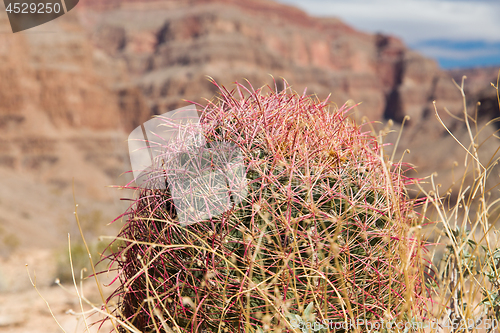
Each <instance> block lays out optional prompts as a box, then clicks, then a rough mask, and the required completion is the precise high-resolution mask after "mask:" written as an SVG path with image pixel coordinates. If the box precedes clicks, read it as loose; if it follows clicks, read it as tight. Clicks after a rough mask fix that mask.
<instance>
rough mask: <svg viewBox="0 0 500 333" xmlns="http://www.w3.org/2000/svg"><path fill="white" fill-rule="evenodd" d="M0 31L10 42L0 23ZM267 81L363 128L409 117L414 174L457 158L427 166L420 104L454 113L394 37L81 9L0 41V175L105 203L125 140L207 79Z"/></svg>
mask: <svg viewBox="0 0 500 333" xmlns="http://www.w3.org/2000/svg"><path fill="white" fill-rule="evenodd" d="M0 19H2V18H0ZM0 27H3V28H5V29H9V28H8V25H7V22H6V20H5V18H3V21H0ZM37 31H38V33H37ZM43 31H53V32H55V33H50V32H43ZM270 74H271V75H273V76H274V77H275V78H276V79H278V81H279V78H280V77H284V78H286V79H287V80H288V82H289V83H290V84H291V85H292V87H293V88H294V89H296V90H297V91H303V90H304V88H305V87H308V92H309V93H316V94H317V95H318V96H319V97H320V98H324V97H326V96H327V95H328V94H330V93H332V97H331V100H332V101H334V102H336V103H338V104H343V103H345V102H346V101H347V100H353V101H354V102H362V104H361V105H360V106H359V107H358V111H359V112H360V114H361V115H367V116H368V117H369V119H371V120H373V121H379V120H384V118H385V119H386V118H392V119H394V120H396V121H401V120H402V119H403V117H404V116H405V115H410V116H411V121H410V126H409V127H408V129H407V130H406V131H405V135H404V136H403V140H402V146H403V147H405V148H410V149H411V150H412V152H413V153H412V155H411V156H410V161H413V162H415V163H416V164H418V165H419V166H421V167H423V168H422V169H423V171H422V172H423V173H425V172H427V171H431V170H432V171H434V170H435V169H436V168H443V169H448V168H449V167H450V166H451V163H452V162H453V159H454V158H456V156H458V155H456V154H455V152H457V151H459V150H460V149H455V148H453V149H455V150H453V149H451V148H450V144H449V143H446V144H443V145H440V146H439V147H440V149H442V150H443V151H439V149H436V150H435V151H437V152H438V153H437V155H436V156H434V157H433V158H432V159H430V158H429V156H430V154H429V144H434V142H436V140H438V139H439V140H440V138H442V133H443V129H442V128H441V127H440V125H439V124H437V122H436V121H435V119H434V117H432V113H433V112H434V111H433V106H432V101H433V100H436V101H438V107H439V108H440V109H442V107H443V106H447V107H448V108H449V109H450V111H451V112H453V113H457V114H458V113H459V112H460V110H461V98H460V93H459V92H458V90H457V89H456V88H455V87H454V86H453V84H452V82H451V79H450V76H449V75H448V74H447V73H445V72H443V71H441V70H440V69H439V68H438V66H437V64H436V62H435V61H433V60H430V59H428V58H425V57H423V56H421V55H419V54H418V53H416V52H413V51H411V50H408V49H407V48H406V47H405V45H404V44H403V43H402V42H401V41H400V40H399V39H397V38H395V37H391V36H384V35H371V34H367V33H362V32H359V31H356V30H354V29H352V28H351V27H349V26H348V25H346V24H344V23H343V22H342V21H340V20H339V19H335V18H315V17H311V16H309V15H307V14H306V13H304V12H303V11H301V10H299V9H296V8H294V7H291V6H287V5H282V4H278V3H275V2H272V1H264V0H248V1H237V0H190V1H185V0H182V1H181V0H175V1H172V0H162V1H152V0H148V1H139V0H119V1H118V0H116V1H113V0H105V1H104V0H87V1H81V4H79V5H78V7H76V8H75V9H74V10H72V11H71V12H70V13H69V14H67V15H65V16H63V17H61V18H60V19H58V20H55V21H53V22H51V23H48V24H47V25H45V26H41V27H38V28H35V29H33V33H28V32H26V33H19V34H14V35H12V34H0V101H1V103H0V169H2V170H9V172H14V173H18V174H22V175H26V177H24V178H25V181H27V182H29V181H31V180H29V179H30V178H29V177H28V176H29V175H31V176H33V177H34V179H36V181H35V180H33V182H35V183H33V186H37V187H44V188H45V191H46V192H47V193H49V192H50V191H62V192H61V193H65V194H64V195H70V193H71V183H72V179H73V177H74V178H75V181H76V187H77V188H78V189H80V190H81V193H84V194H82V197H86V198H89V199H92V200H94V201H95V200H99V201H103V202H104V201H105V200H106V198H108V199H109V197H108V196H106V195H105V191H104V186H105V185H110V184H113V183H115V182H116V179H117V176H118V175H119V174H120V173H121V172H124V171H126V170H128V169H129V168H130V166H129V164H128V156H127V146H126V141H125V140H126V135H127V134H128V133H129V132H130V131H131V130H132V129H133V128H135V127H136V126H138V125H139V124H141V123H142V122H144V121H146V120H148V119H149V117H150V116H151V115H152V114H161V113H164V112H167V111H169V110H172V109H174V108H176V107H179V106H183V105H186V104H187V102H185V101H183V100H184V99H186V100H193V101H196V102H200V103H204V98H212V97H213V93H214V91H215V87H214V86H213V85H212V84H211V83H210V82H209V81H208V80H207V76H211V77H213V78H215V79H216V80H217V81H218V82H219V83H221V84H224V85H226V86H228V87H229V88H230V87H231V83H232V82H234V81H235V80H238V81H243V80H244V79H248V80H249V81H250V82H252V84H253V85H254V86H260V85H264V84H270V85H271V84H273V81H272V78H271V76H270ZM278 85H280V83H279V82H278ZM443 119H444V120H445V122H452V120H453V119H452V118H451V117H446V116H445V114H444V113H443ZM452 143H453V142H452ZM434 146H435V145H434ZM454 154H455V155H454ZM457 154H458V153H457ZM446 156H447V157H446ZM445 157H446V158H445ZM450 159H451V160H450ZM31 176H30V177H31ZM35 184H36V185H35ZM26 187H28V186H26ZM44 193H45V192H44ZM43 196H44V197H46V198H51V196H50V195H48V194H47V195H43ZM19 198H20V199H19V200H23V198H24V196H20V197H19ZM115 199H116V198H115ZM47 200H48V199H47ZM109 200H111V199H109ZM113 200H114V199H113ZM0 203H1V198H0ZM47 205H51V203H50V202H47ZM66 208H68V207H66ZM5 209H6V208H5V207H2V206H0V211H2V212H4V211H5ZM69 209H70V210H72V208H71V207H69ZM38 215H40V216H42V217H41V219H42V220H43V219H44V217H43V216H44V214H38ZM22 219H23V218H22V217H20V220H19V221H22ZM49 220H50V219H49V218H46V220H45V222H43V223H48V224H50V223H51V222H50V221H49ZM26 223H27V222H26ZM43 223H42V225H43ZM59 236H61V235H59ZM64 239H65V237H64V232H63V234H62V238H61V241H64Z"/></svg>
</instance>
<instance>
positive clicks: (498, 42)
mask: <svg viewBox="0 0 500 333" xmlns="http://www.w3.org/2000/svg"><path fill="white" fill-rule="evenodd" d="M278 1H279V2H282V3H287V4H291V5H295V6H297V7H299V8H301V9H303V10H305V11H307V12H308V13H309V14H312V15H317V16H336V17H339V18H341V19H342V20H343V21H344V22H346V23H348V24H349V25H351V26H353V27H355V28H357V29H359V30H362V31H366V32H372V33H377V32H380V33H386V34H391V35H395V36H398V37H400V38H401V39H402V40H403V41H404V42H405V43H406V44H407V45H408V46H409V47H410V48H412V49H414V50H417V51H419V52H421V53H423V54H425V55H426V56H429V57H432V58H434V59H436V60H438V62H439V64H440V65H441V67H443V68H446V69H450V68H465V67H480V66H496V65H498V66H500V0H475V1H474V0H278Z"/></svg>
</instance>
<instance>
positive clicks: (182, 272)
mask: <svg viewBox="0 0 500 333" xmlns="http://www.w3.org/2000/svg"><path fill="white" fill-rule="evenodd" d="M213 83H214V84H215V85H217V83H215V82H213ZM284 84H285V89H283V90H278V89H271V88H269V89H268V91H267V92H266V93H264V91H263V89H257V90H254V89H253V88H252V87H251V86H250V87H249V88H247V87H246V86H244V85H241V84H236V87H235V89H234V90H233V91H228V90H227V89H226V88H224V87H223V86H219V85H217V87H218V88H219V95H218V97H217V99H215V100H213V101H211V102H208V104H207V105H206V106H203V107H202V111H201V118H200V122H199V125H200V126H201V129H202V130H201V133H202V135H203V141H204V142H203V143H204V144H203V148H202V149H201V150H198V151H196V152H192V149H191V153H189V152H188V151H189V149H187V150H186V151H184V152H182V149H179V148H178V146H176V147H177V148H176V149H177V152H178V154H177V155H175V156H176V157H175V160H176V161H177V163H178V164H179V165H184V164H183V163H185V162H186V161H188V160H190V156H195V155H196V156H201V157H199V158H198V160H197V161H198V162H196V163H198V164H196V163H194V164H196V168H195V169H197V170H201V169H203V170H205V171H206V170H212V171H213V172H216V171H217V170H218V171H219V172H218V173H217V174H218V175H219V180H220V179H222V180H224V181H225V183H224V182H222V183H223V184H226V185H223V186H222V187H221V188H222V189H223V190H224V191H226V192H227V193H228V194H227V195H226V196H224V195H222V196H221V197H220V198H222V199H221V201H220V202H218V201H217V200H214V198H219V197H217V195H216V194H210V195H205V197H203V196H202V197H201V200H202V201H203V202H204V203H205V204H206V205H205V206H204V205H203V203H202V204H201V206H200V205H197V204H196V205H197V206H196V207H197V210H202V211H203V207H205V208H206V210H210V207H209V206H210V205H209V204H207V202H211V203H212V208H213V210H212V211H211V212H209V213H208V214H205V215H204V216H200V217H199V219H198V220H196V221H190V222H189V223H186V221H187V220H186V219H185V216H184V217H182V216H181V215H182V214H185V213H186V212H185V211H188V212H189V209H188V210H183V209H180V208H179V205H180V204H179V202H180V201H179V200H177V201H175V200H174V199H175V195H174V192H175V190H174V189H173V188H172V184H173V183H172V182H168V178H169V177H170V176H169V175H171V173H169V170H167V169H168V168H167V167H166V166H165V164H162V165H163V166H164V169H163V170H161V171H162V172H163V175H164V177H165V178H166V179H167V182H165V178H161V177H160V179H161V180H162V181H163V185H165V184H166V185H165V186H163V187H162V186H160V187H147V186H146V187H142V188H135V189H136V193H137V198H136V199H135V201H134V203H133V204H132V205H131V207H130V209H129V211H127V213H126V215H125V216H127V219H128V221H127V223H126V225H125V227H124V228H123V230H122V231H121V233H120V234H119V236H118V237H117V240H120V245H119V248H120V250H119V251H118V252H115V253H114V254H113V255H112V256H111V258H110V259H111V262H113V263H117V265H118V272H119V273H118V277H119V281H120V286H119V288H117V289H116V291H115V293H114V294H113V297H118V299H119V303H118V305H119V306H118V307H117V312H116V314H117V317H118V318H120V319H121V326H120V327H121V328H120V330H123V331H124V332H125V331H128V330H129V329H130V328H131V327H135V328H137V329H138V330H139V331H141V332H231V333H233V332H268V331H269V332H298V331H301V330H302V329H303V327H301V326H300V325H303V324H304V323H305V322H301V321H297V320H294V318H299V317H300V318H304V314H306V315H307V318H306V319H307V320H308V321H309V322H311V323H313V322H316V323H322V324H323V326H322V327H321V326H320V330H321V331H323V332H327V331H328V330H329V328H328V325H329V327H330V328H332V327H333V326H332V325H335V324H339V323H347V322H353V321H357V320H359V319H360V318H361V319H363V320H366V321H369V320H385V321H386V322H387V321H390V320H404V319H406V320H410V319H412V318H413V319H415V318H422V316H424V315H425V309H426V300H427V299H426V296H427V295H426V293H425V292H426V290H425V286H424V282H423V276H422V271H423V269H422V267H423V266H422V265H423V260H422V252H423V251H422V250H423V249H424V245H425V244H424V243H423V242H421V241H420V240H419V239H418V237H416V236H415V233H414V232H413V231H414V230H415V229H416V228H415V226H417V224H418V220H419V219H418V214H417V213H416V212H415V201H414V200H410V199H409V197H408V195H407V193H406V186H407V183H408V182H410V181H412V180H411V179H409V178H406V177H404V175H402V174H401V172H400V171H399V170H400V169H401V168H399V167H395V166H394V165H392V164H391V163H389V162H387V161H386V159H384V157H383V154H382V149H381V147H380V144H379V143H378V141H377V140H376V138H375V137H373V136H372V135H370V134H369V132H363V131H362V128H361V127H360V126H358V125H357V124H356V123H355V122H354V121H352V120H351V119H350V118H349V117H348V111H349V108H348V107H342V108H336V107H334V106H333V105H332V104H331V103H329V102H328V101H327V100H325V101H320V100H318V99H317V98H315V97H312V96H306V95H305V94H303V95H300V94H297V93H296V92H294V91H293V90H292V89H290V88H289V87H287V86H286V82H284ZM165 149H167V147H165ZM231 149H233V151H237V154H231V153H227V152H228V151H229V150H231ZM195 150H196V149H195ZM221 150H223V151H224V152H225V153H224V154H221V153H220V151H221ZM221 156H222V157H221ZM228 156H229V157H228ZM235 156H236V157H238V159H237V163H232V164H231V163H230V162H231V161H234V157H235ZM200 161H201V162H200ZM207 161H208V162H207ZM205 162H206V163H205ZM194 164H191V165H194ZM228 165H232V166H235V165H236V166H238V165H239V169H238V172H234V168H233V169H232V170H233V171H231V170H229V169H230V168H229V169H228ZM158 167H160V168H161V165H160V164H158ZM185 170H186V168H185ZM235 175H237V177H234V176H235ZM221 177H222V178H221ZM224 177H225V178H224ZM236 183H237V184H236ZM169 184H170V185H169ZM210 184H212V185H213V184H214V182H212V183H210ZM228 184H229V185H228ZM235 186H236V187H235ZM176 193H180V192H178V191H177V192H176ZM191 196H194V193H193V192H191ZM181 197H182V196H181ZM185 197H186V195H184V196H183V198H185ZM224 198H225V199H224ZM177 199H179V198H177ZM181 199H182V198H181ZM214 202H215V204H214ZM198 203H199V202H198ZM200 207H201V208H200ZM191 210H193V209H192V207H191ZM306 310H307V311H306ZM327 324H328V325H327ZM336 327H337V328H338V327H341V325H337V326H336ZM359 329H360V330H361V331H363V329H362V327H359ZM337 331H341V330H339V329H337ZM346 331H349V329H346Z"/></svg>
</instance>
